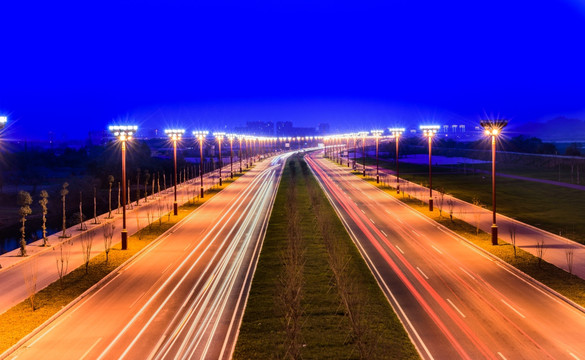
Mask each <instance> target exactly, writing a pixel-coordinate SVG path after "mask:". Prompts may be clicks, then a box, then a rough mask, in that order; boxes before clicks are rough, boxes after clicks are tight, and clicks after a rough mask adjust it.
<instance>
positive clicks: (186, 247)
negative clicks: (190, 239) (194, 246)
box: [183, 244, 191, 251]
mask: <svg viewBox="0 0 585 360" xmlns="http://www.w3.org/2000/svg"><path fill="white" fill-rule="evenodd" d="M189 246H191V244H187V246H185V248H184V249H183V251H186V250H187V249H188V248H189Z"/></svg>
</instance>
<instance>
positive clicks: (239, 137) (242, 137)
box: [237, 135, 244, 174]
mask: <svg viewBox="0 0 585 360" xmlns="http://www.w3.org/2000/svg"><path fill="white" fill-rule="evenodd" d="M237 136H238V141H239V142H240V148H239V149H238V154H239V155H238V157H239V158H240V174H241V173H242V140H244V136H243V135H237Z"/></svg>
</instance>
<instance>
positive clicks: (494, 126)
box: [479, 119, 508, 245]
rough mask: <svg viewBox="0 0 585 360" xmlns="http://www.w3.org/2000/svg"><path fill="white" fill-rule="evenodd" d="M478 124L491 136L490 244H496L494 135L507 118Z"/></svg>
mask: <svg viewBox="0 0 585 360" xmlns="http://www.w3.org/2000/svg"><path fill="white" fill-rule="evenodd" d="M479 124H480V125H481V127H483V128H484V130H485V134H486V135H487V136H490V137H491V138H492V215H493V223H492V245H498V226H497V225H496V137H497V136H498V135H500V133H501V132H502V129H503V128H504V127H506V125H508V120H501V119H499V120H483V121H480V122H479Z"/></svg>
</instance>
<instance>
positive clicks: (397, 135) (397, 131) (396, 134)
mask: <svg viewBox="0 0 585 360" xmlns="http://www.w3.org/2000/svg"><path fill="white" fill-rule="evenodd" d="M388 130H389V131H390V132H391V133H392V136H394V139H395V140H396V193H397V194H400V172H399V170H400V167H399V166H398V144H399V143H400V135H402V133H403V132H404V129H403V128H392V129H388Z"/></svg>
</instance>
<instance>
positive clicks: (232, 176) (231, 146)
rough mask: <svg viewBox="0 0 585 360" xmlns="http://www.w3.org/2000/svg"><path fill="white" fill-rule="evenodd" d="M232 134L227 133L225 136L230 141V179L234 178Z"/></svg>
mask: <svg viewBox="0 0 585 360" xmlns="http://www.w3.org/2000/svg"><path fill="white" fill-rule="evenodd" d="M234 137H235V135H234V134H228V135H227V138H228V140H229V141H230V179H233V178H234Z"/></svg>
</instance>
